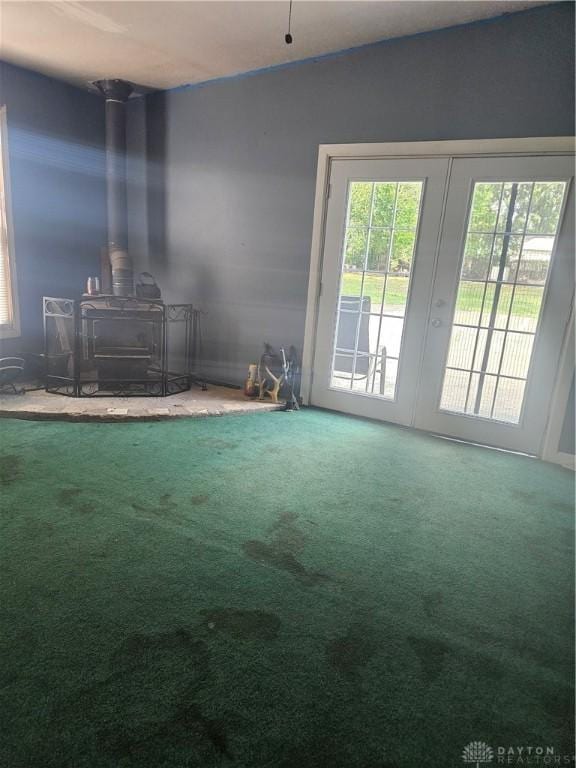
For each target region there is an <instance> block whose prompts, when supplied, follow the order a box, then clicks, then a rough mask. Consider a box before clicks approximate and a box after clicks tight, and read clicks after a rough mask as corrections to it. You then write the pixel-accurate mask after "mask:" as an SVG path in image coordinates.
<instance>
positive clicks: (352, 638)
mask: <svg viewBox="0 0 576 768" xmlns="http://www.w3.org/2000/svg"><path fill="white" fill-rule="evenodd" d="M377 650H378V645H377V643H376V638H375V635H374V630H373V628H372V627H371V625H370V624H367V623H365V622H355V623H354V624H351V625H350V626H349V627H348V631H347V632H346V634H345V635H342V637H337V638H335V639H334V640H331V641H330V642H329V643H328V646H327V648H326V656H327V659H328V663H329V664H330V666H331V667H333V668H334V669H336V670H337V671H338V672H340V673H341V674H343V675H346V676H347V677H355V676H356V675H357V674H358V673H359V672H360V670H361V669H363V668H364V667H365V666H366V665H367V664H368V662H369V661H370V659H371V658H372V657H373V656H374V654H375V653H376V651H377Z"/></svg>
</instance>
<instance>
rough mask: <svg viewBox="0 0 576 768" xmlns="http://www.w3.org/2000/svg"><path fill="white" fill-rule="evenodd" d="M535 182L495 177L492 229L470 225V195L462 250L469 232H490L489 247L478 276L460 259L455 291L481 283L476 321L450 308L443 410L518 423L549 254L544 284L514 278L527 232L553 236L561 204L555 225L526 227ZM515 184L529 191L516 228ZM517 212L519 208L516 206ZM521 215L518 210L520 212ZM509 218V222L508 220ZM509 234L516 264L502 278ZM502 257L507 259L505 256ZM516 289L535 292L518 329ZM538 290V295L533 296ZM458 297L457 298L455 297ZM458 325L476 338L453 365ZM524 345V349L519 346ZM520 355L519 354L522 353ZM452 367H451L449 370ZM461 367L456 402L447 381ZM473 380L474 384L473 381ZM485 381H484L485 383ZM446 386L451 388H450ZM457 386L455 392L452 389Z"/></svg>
mask: <svg viewBox="0 0 576 768" xmlns="http://www.w3.org/2000/svg"><path fill="white" fill-rule="evenodd" d="M549 183H550V184H562V196H563V195H564V194H565V187H566V185H565V184H564V183H562V182H549ZM537 184H538V182H501V183H500V196H499V202H498V211H497V214H496V218H495V224H494V227H493V229H492V230H491V231H487V230H482V231H476V230H473V229H472V208H473V206H474V198H473V200H472V206H471V210H470V221H469V224H468V231H467V235H466V243H465V246H464V247H465V253H466V252H467V247H468V242H469V238H470V237H471V235H472V236H478V235H481V236H489V237H490V238H491V247H490V252H489V255H488V259H487V269H486V272H485V275H484V277H483V279H480V280H479V279H478V278H474V277H471V276H467V275H465V271H464V270H465V264H464V261H463V265H462V272H461V277H460V282H459V290H458V296H460V291H461V289H462V288H463V287H465V286H466V284H468V285H474V284H476V285H478V286H480V285H481V286H482V300H481V304H480V310H479V314H478V321H477V323H466V322H459V319H460V318H459V315H458V311H459V310H458V306H457V307H456V310H455V319H454V322H453V328H452V336H451V340H450V348H449V356H448V361H447V365H446V369H445V376H444V384H443V388H442V399H441V405H440V407H441V409H442V410H447V411H454V412H460V413H462V412H463V413H466V414H468V415H473V416H477V417H478V416H479V417H482V418H489V419H493V420H497V421H506V422H511V423H517V422H518V421H519V419H520V415H521V408H522V404H523V400H524V389H525V384H526V380H527V376H528V368H529V364H530V359H531V353H532V346H533V341H534V337H535V335H536V327H537V322H538V317H539V315H540V312H541V309H542V299H543V293H544V287H545V283H546V280H547V277H548V271H549V259H548V262H547V266H546V269H545V274H544V285H543V284H542V283H537V282H531V281H526V282H520V281H519V275H520V269H521V266H523V264H524V262H525V260H526V259H527V255H526V252H525V245H526V241H527V238H528V237H529V236H533V237H534V239H536V240H538V239H543V238H545V239H550V238H551V239H552V240H554V239H555V236H556V234H557V230H558V224H559V218H560V217H559V214H560V208H561V206H558V215H557V216H556V219H555V223H554V227H553V228H552V229H548V230H547V231H546V232H544V233H542V232H539V231H538V232H535V233H529V232H528V229H529V226H530V220H531V215H532V213H533V202H534V190H535V187H536V185H537ZM520 185H524V186H526V185H529V194H528V200H527V203H526V210H525V220H524V224H523V226H522V228H521V230H516V229H515V228H514V222H513V219H514V217H515V215H516V213H517V212H516V209H515V204H516V203H515V201H514V198H515V194H516V192H517V190H518V187H519V186H520ZM507 187H508V188H509V189H510V202H513V203H514V205H513V207H512V208H510V202H509V204H508V205H509V208H508V212H507V223H506V226H505V227H504V228H500V226H499V224H500V220H501V213H502V201H503V196H504V192H505V190H506V189H507ZM475 192H476V186H475ZM520 213H521V211H520ZM519 215H520V214H519ZM552 218H554V215H552ZM510 222H512V223H510ZM512 238H515V239H516V240H517V241H518V243H517V244H516V247H517V254H516V265H515V269H514V275H513V279H502V278H503V274H502V272H503V270H504V269H509V267H508V266H507V263H509V261H510V260H509V255H508V249H509V247H510V242H511V240H512ZM497 239H498V240H501V241H502V250H501V251H500V254H499V256H498V270H499V274H498V278H497V279H496V280H494V279H492V278H491V274H492V273H493V270H494V268H495V267H494V264H495V256H496V252H495V246H496V242H497ZM551 250H552V246H551V247H550V252H551ZM505 260H506V261H505ZM489 286H493V291H494V292H493V293H492V294H491V295H490V298H489V299H488V295H489V291H488V287H489ZM519 288H520V289H521V290H523V291H525V290H526V289H528V290H530V289H532V290H533V292H534V296H535V297H536V303H537V307H536V316H535V318H534V321H533V323H532V328H531V329H530V330H522V329H521V328H517V327H516V328H514V329H512V328H511V326H510V323H511V319H512V317H513V313H514V309H515V307H516V304H515V302H516V297H517V295H519V294H518V289H519ZM503 291H508V293H509V295H506V293H503ZM502 296H504V300H505V302H508V306H507V309H506V311H505V315H506V320H505V323H504V324H503V326H502V325H499V324H498V323H499V320H498V310H499V305H500V301H501V299H502ZM538 296H539V299H538ZM487 299H488V302H489V304H490V307H489V315H490V318H491V320H489V321H488V323H487V324H485V323H484V322H483V320H484V316H485V309H486V302H487ZM457 302H458V299H457ZM459 329H470V330H474V331H475V334H474V335H475V338H474V345H473V349H472V355H471V357H470V358H469V359H470V364H469V365H468V366H465V367H464V366H458V365H452V364H450V361H451V357H452V356H453V354H454V352H455V347H456V345H457V344H458V335H459V334H460V335H461V338H465V337H464V336H462V331H461V330H459ZM481 337H484V349H483V354H482V358H483V360H482V363H481V365H480V366H477V364H476V363H477V354H478V347H479V343H480V339H481ZM494 339H497V340H498V343H500V344H501V346H500V349H499V350H498V349H497V350H496V352H497V360H498V362H497V366H496V368H495V373H493V372H491V371H490V370H489V369H490V367H491V366H490V358H491V354H492V344H493V341H494ZM523 347H524V349H523ZM464 353H466V350H464ZM507 356H509V357H510V359H509V360H508V363H509V365H508V367H507V368H506V373H503V366H504V362H505V360H506V358H507ZM522 358H523V359H522ZM510 363H512V364H516V365H517V366H518V367H520V368H521V369H522V368H523V372H522V375H515V374H514V373H511V372H510V370H509V368H510V367H512V371H514V367H513V365H510ZM451 372H453V373H451ZM457 373H462V374H464V373H465V374H466V376H467V385H466V396H465V398H464V401H463V402H460V403H459V402H458V400H457V389H458V387H457V385H456V386H455V387H454V386H453V387H450V381H451V379H452V380H454V379H455V374H457ZM513 382H517V384H513ZM473 384H474V386H473ZM486 385H488V387H487V386H486ZM490 387H492V392H491V395H490V391H489V388H490ZM511 387H513V388H514V387H515V388H516V395H515V397H514V396H513V397H512V400H513V401H514V402H507V400H506V397H502V398H500V399H501V401H502V402H500V404H499V405H498V406H497V403H498V400H499V396H500V395H501V394H502V392H504V394H505V391H506V389H507V388H508V391H509V392H511V391H512V390H511V389H510V388H511ZM451 389H452V390H453V391H452V392H451ZM472 390H473V394H474V405H473V407H471V398H470V395H471V394H472ZM455 391H456V396H455V394H454V392H455ZM485 392H487V393H488V395H489V403H488V404H487V407H486V406H484V404H483V396H484V394H485Z"/></svg>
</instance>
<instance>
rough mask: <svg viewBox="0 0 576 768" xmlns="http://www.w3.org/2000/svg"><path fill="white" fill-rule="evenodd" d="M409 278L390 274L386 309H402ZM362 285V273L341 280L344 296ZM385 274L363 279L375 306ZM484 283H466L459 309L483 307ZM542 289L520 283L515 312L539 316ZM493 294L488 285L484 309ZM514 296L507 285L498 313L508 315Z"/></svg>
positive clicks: (470, 310)
mask: <svg viewBox="0 0 576 768" xmlns="http://www.w3.org/2000/svg"><path fill="white" fill-rule="evenodd" d="M408 280H409V278H407V277H393V276H391V275H389V276H388V281H387V283H386V302H385V303H386V308H387V309H402V308H403V307H404V306H405V304H406V296H407V291H408ZM361 285H362V274H361V273H360V272H345V273H344V277H343V281H342V295H344V296H358V295H359V294H360V288H361ZM383 289H384V276H383V275H382V276H380V275H366V277H365V279H364V295H365V296H369V297H370V300H371V303H372V305H375V304H376V305H380V304H381V303H382V293H383ZM483 292H484V286H483V285H482V284H481V283H464V284H463V285H461V286H460V291H459V294H458V307H457V308H458V310H459V311H461V312H474V311H476V312H478V311H479V310H480V309H481V308H482V297H483ZM542 293H543V289H542V288H534V287H532V286H530V287H528V286H517V287H516V293H515V296H514V307H513V311H512V314H513V315H514V316H516V317H525V318H532V319H533V318H537V317H538V313H539V311H540V304H541V301H542ZM493 296H494V285H493V284H491V285H489V286H488V289H487V291H486V301H485V304H484V311H485V312H486V311H487V310H488V311H489V310H490V307H491V306H492V298H493ZM511 298H512V286H509V285H505V286H503V287H502V290H501V292H500V300H499V308H498V312H499V314H507V313H508V309H509V307H510V301H511Z"/></svg>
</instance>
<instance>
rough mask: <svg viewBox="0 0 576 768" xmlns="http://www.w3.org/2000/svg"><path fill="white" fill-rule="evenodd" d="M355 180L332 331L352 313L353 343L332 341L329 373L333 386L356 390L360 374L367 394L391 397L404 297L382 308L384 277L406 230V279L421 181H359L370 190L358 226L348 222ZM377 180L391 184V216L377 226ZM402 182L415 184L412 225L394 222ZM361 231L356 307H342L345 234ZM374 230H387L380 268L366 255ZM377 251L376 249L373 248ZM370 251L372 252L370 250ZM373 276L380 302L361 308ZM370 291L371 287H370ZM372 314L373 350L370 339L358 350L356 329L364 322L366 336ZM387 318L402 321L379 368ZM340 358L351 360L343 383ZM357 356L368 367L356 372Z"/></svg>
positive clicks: (385, 290)
mask: <svg viewBox="0 0 576 768" xmlns="http://www.w3.org/2000/svg"><path fill="white" fill-rule="evenodd" d="M354 183H355V182H351V186H350V190H349V197H348V206H347V208H348V210H347V218H346V228H345V235H344V256H343V261H342V264H343V266H342V274H341V281H340V291H339V300H338V308H337V322H336V332H337V339H338V334H339V330H340V327H341V322H342V320H343V318H344V317H346V316H350V319H351V320H352V317H353V316H354V315H355V320H354V334H353V335H354V343H353V347H350V346H342V345H338V343H336V344H335V345H334V349H333V354H332V367H331V371H332V376H331V386H336V387H337V388H340V389H341V388H345V389H347V390H350V391H354V392H358V391H359V390H358V388H356V387H355V383H356V380H358V379H360V378H363V379H365V382H364V385H363V387H362V389H363V391H364V393H366V394H371V395H375V394H376V395H378V396H380V397H385V398H386V399H394V397H395V395H396V378H397V367H398V362H399V356H400V346H401V336H402V328H403V323H404V318H405V312H406V300H405V301H404V303H403V305H402V310H401V313H400V314H398V312H396V313H394V312H392V311H386V297H387V288H388V286H389V281H388V277H389V275H390V273H391V271H390V270H391V257H392V252H393V249H394V247H395V242H396V235H397V234H398V233H408V234H410V235H412V243H411V253H410V258H409V264H410V267H409V269H408V270H407V272H406V273H405V274H404V273H399V275H398V276H399V277H405V278H406V279H407V280H408V281H409V278H410V274H411V263H412V259H413V255H414V247H415V236H416V232H417V227H418V221H419V217H420V206H421V202H422V182H421V181H417V182H411V181H402V182H363V183H370V185H371V190H370V208H369V215H368V218H367V221H366V224H364V225H363V226H359V225H358V224H356V223H355V224H351V222H350V219H351V196H352V191H351V190H352V185H353V184H354ZM378 184H382V185H387V186H392V185H394V193H393V194H394V199H393V204H392V206H391V207H390V208H389V209H388V210H389V211H391V219H390V222H389V224H388V225H387V226H379V225H375V223H374V215H375V205H376V188H377V185H378ZM402 184H417V185H418V190H417V197H416V198H415V201H413V202H415V211H414V214H415V221H414V224H413V226H398V208H399V190H400V186H401V185H402ZM359 230H360V231H364V232H365V234H366V237H365V241H364V245H363V254H362V269H361V273H360V287H359V288H360V290H359V291H358V292H357V293H355V294H354V297H355V300H356V301H357V304H358V306H357V309H353V310H347V309H346V308H343V306H342V297H343V295H344V289H343V283H344V274H345V271H346V270H345V267H346V259H347V247H348V242H349V241H348V238H349V236H350V233H351V232H356V233H357V232H358V231H359ZM378 232H387V233H388V242H387V245H386V251H385V253H382V254H380V258H381V259H382V262H381V264H382V266H385V268H384V269H376V270H374V269H370V266H371V265H370V256H371V246H372V238H373V235H374V233H378ZM376 253H377V252H376ZM373 255H374V254H373ZM370 277H374V278H379V279H381V280H382V286H381V288H378V289H377V290H378V295H379V297H380V306H379V311H378V312H372V311H369V312H365V311H364V306H365V300H366V299H368V301H370V295H371V294H370V290H369V289H368V290H367V287H366V286H367V278H370ZM372 292H373V291H372ZM407 295H408V285H407V286H406V296H407ZM371 318H373V319H374V320H376V319H377V322H378V330H377V334H376V348H375V350H374V352H372V350H371V348H370V343H368V351H367V352H366V353H364V352H361V351H360V349H359V338H360V333H361V329H362V324H363V323H366V328H365V330H367V333H368V337H370V319H371ZM384 318H389V319H390V321H391V322H400V323H401V324H402V327H401V328H400V329H399V338H400V342H399V344H398V354H387V356H386V362H385V361H384V360H381V362H380V369H378V355H379V351H380V342H381V339H382V332H383V319H384ZM337 359H340V360H341V361H342V360H345V359H348V360H349V361H350V362H351V363H352V370H351V372H350V375H349V378H348V375H347V378H346V384H345V385H344V384H342V383H341V382H339V381H337V379H338V378H341V377H338V376H337V371H338V370H339V369H338V366H337V365H336V360H337ZM359 360H361V361H362V362H364V363H365V364H366V365H367V366H368V368H367V371H366V373H363V372H361V373H359V372H358V363H359ZM386 364H391V365H392V366H395V372H394V375H393V377H391V378H392V380H393V392H392V395H391V396H390V395H387V394H385V376H386ZM389 370H390V365H388V371H389ZM377 375H379V377H380V379H379V390H380V391H379V392H375V389H376V376H377Z"/></svg>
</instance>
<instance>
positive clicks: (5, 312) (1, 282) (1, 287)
mask: <svg viewBox="0 0 576 768" xmlns="http://www.w3.org/2000/svg"><path fill="white" fill-rule="evenodd" d="M3 127H4V125H3V122H0V328H2V327H4V328H6V327H8V328H11V327H12V326H13V320H14V313H13V298H12V297H13V293H12V291H13V287H12V285H11V280H10V253H9V247H8V242H9V241H8V217H7V213H6V185H5V178H4V175H5V168H4V157H5V154H4V151H5V149H6V147H5V146H4V142H5V136H4V135H3V131H2V128H3Z"/></svg>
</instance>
